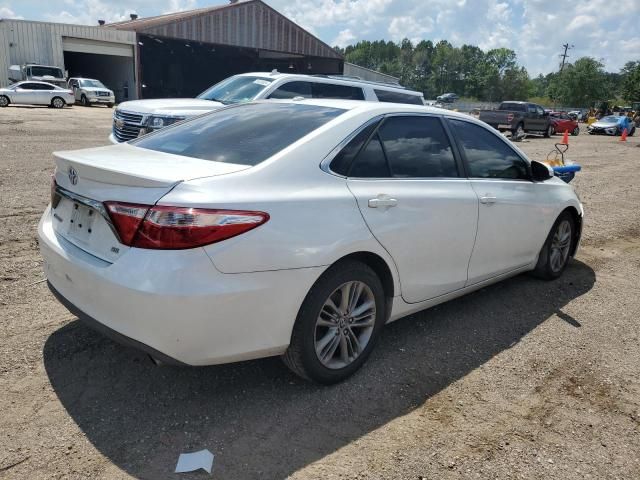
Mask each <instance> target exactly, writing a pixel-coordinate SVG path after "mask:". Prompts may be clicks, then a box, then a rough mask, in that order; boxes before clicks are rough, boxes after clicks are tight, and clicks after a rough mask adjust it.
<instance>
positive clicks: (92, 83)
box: [80, 79, 107, 88]
mask: <svg viewBox="0 0 640 480" xmlns="http://www.w3.org/2000/svg"><path fill="white" fill-rule="evenodd" d="M80 86H81V87H90V88H107V87H105V86H104V85H103V84H102V82H101V81H100V80H87V79H84V80H80Z"/></svg>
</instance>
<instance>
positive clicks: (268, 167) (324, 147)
mask: <svg viewBox="0 0 640 480" xmlns="http://www.w3.org/2000/svg"><path fill="white" fill-rule="evenodd" d="M368 118H370V117H367V119H368ZM364 121H365V120H364V119H361V118H353V119H351V121H347V122H343V123H342V124H340V125H339V126H338V127H337V128H336V129H332V128H329V129H327V130H330V131H329V132H324V133H323V131H324V130H325V128H324V127H323V128H322V129H320V130H317V131H316V132H314V133H312V134H311V135H310V136H309V137H307V139H306V140H303V142H302V144H300V142H298V145H297V146H296V145H295V144H294V146H292V147H289V148H288V149H286V150H284V151H282V152H280V153H279V154H277V155H276V156H274V157H272V158H271V159H269V160H267V161H265V162H263V163H261V164H259V165H258V166H255V167H253V168H250V169H248V170H245V171H242V172H237V173H233V174H229V175H221V176H218V177H214V178H208V179H201V180H193V181H189V182H185V183H182V184H180V185H178V186H177V187H176V188H175V189H173V190H172V191H171V192H170V193H168V194H167V195H166V196H165V197H163V198H162V199H161V200H160V202H159V204H167V205H191V206H193V205H197V206H200V207H202V208H220V209H236V210H256V211H263V212H267V213H268V214H269V216H270V219H269V221H268V222H267V223H265V224H263V225H261V226H260V227H258V228H256V229H254V230H251V231H249V232H247V233H245V234H242V235H240V236H238V237H234V238H231V239H228V240H225V241H223V242H220V243H215V244H212V245H209V246H206V247H205V251H206V252H207V254H208V255H209V257H210V258H211V260H212V261H213V263H214V265H215V266H216V268H217V269H218V270H219V271H221V272H223V273H244V272H259V271H271V270H284V269H297V268H308V267H316V266H327V265H331V264H333V263H334V262H335V261H337V260H338V259H340V258H342V257H343V256H345V255H348V254H350V253H355V252H360V251H366V252H372V253H375V254H377V255H379V256H380V257H382V258H383V259H384V260H385V261H386V262H387V265H388V266H389V268H390V270H391V271H392V273H393V275H394V278H395V279H396V282H397V275H396V273H395V266H394V264H393V260H392V259H391V258H390V257H389V255H388V254H387V252H386V251H385V250H384V249H383V248H382V246H381V245H380V244H379V243H378V242H377V240H375V238H374V237H373V236H372V234H371V232H370V231H369V229H368V228H367V226H366V224H365V222H364V220H363V218H362V215H361V214H360V211H359V209H358V206H357V203H356V200H355V198H354V197H353V195H352V194H351V192H350V191H349V189H348V188H347V185H346V180H345V179H344V178H341V177H338V176H335V175H332V174H329V173H326V172H324V171H322V170H321V169H320V163H321V162H322V160H323V159H324V157H325V156H326V155H327V154H328V153H329V152H331V151H332V150H333V149H334V148H335V147H336V146H337V145H338V144H339V143H340V142H341V141H342V140H344V139H345V138H346V137H347V136H348V135H349V134H350V133H351V132H353V131H354V130H356V128H358V127H359V126H360V125H361V124H362V123H363V122H364ZM397 291H399V289H398V290H397Z"/></svg>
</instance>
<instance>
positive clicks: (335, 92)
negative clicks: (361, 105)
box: [312, 83, 364, 100]
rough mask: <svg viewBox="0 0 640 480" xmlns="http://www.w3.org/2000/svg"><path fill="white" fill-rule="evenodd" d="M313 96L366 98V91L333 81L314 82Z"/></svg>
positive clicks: (344, 98) (349, 98) (350, 98)
mask: <svg viewBox="0 0 640 480" xmlns="http://www.w3.org/2000/svg"><path fill="white" fill-rule="evenodd" d="M312 92H313V98H339V99H343V100H364V92H363V91H362V88H360V87H351V86H349V85H334V84H331V83H314V84H313V86H312Z"/></svg>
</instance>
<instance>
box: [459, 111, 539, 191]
mask: <svg viewBox="0 0 640 480" xmlns="http://www.w3.org/2000/svg"><path fill="white" fill-rule="evenodd" d="M449 122H450V124H451V126H452V127H453V131H454V134H455V136H456V138H457V139H458V141H459V143H460V146H461V148H462V150H463V151H464V154H465V157H466V159H467V163H468V165H469V173H470V176H471V177H474V178H503V179H512V180H528V179H529V169H528V168H527V163H526V162H525V161H524V160H523V159H522V158H520V156H519V155H518V154H517V153H516V152H515V151H514V150H513V149H512V148H511V147H510V146H509V145H507V144H506V143H505V142H504V141H503V140H501V139H500V138H498V136H497V135H495V134H494V133H492V132H490V131H488V130H487V129H486V128H484V127H481V126H479V125H475V124H473V123H470V122H465V121H463V120H454V119H449Z"/></svg>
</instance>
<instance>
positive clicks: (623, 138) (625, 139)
mask: <svg viewBox="0 0 640 480" xmlns="http://www.w3.org/2000/svg"><path fill="white" fill-rule="evenodd" d="M620 141H621V142H626V141H627V129H626V128H625V129H624V130H623V131H622V136H621V137H620Z"/></svg>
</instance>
